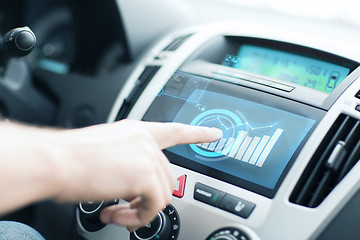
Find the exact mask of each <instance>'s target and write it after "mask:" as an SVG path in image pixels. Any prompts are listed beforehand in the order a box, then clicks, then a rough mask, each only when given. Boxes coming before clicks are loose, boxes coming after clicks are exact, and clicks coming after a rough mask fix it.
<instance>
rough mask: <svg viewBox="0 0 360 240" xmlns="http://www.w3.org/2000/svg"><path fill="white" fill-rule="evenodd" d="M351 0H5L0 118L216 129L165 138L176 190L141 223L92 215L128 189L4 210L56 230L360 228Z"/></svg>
mask: <svg viewBox="0 0 360 240" xmlns="http://www.w3.org/2000/svg"><path fill="white" fill-rule="evenodd" d="M355 6H356V2H355V1H352V0H345V1H342V2H328V1H323V0H319V1H315V2H314V1H310V0H304V1H289V2H284V1H281V0H272V1H270V0H261V1H260V0H259V1H248V0H197V1H191V0H172V1H167V0H151V1H145V0H102V1H96V0H87V1H84V0H52V1H46V0H12V1H1V2H0V41H1V47H0V117H1V118H2V119H7V120H10V121H18V122H22V123H26V124H31V125H36V126H42V127H43V126H44V127H55V128H61V129H72V128H82V127H86V126H91V125H96V124H101V123H111V122H115V121H120V120H122V119H134V120H142V121H155V122H180V123H185V124H190V125H197V126H206V127H215V128H219V129H221V130H222V131H223V137H222V139H221V140H219V141H217V142H214V143H199V144H190V145H178V146H174V147H170V148H167V149H165V150H163V152H164V154H165V155H166V157H167V158H168V160H169V161H170V164H171V168H172V170H173V172H174V174H175V175H176V177H177V185H176V187H175V189H174V192H173V198H172V202H171V204H170V205H168V206H166V207H165V208H164V210H163V211H161V212H159V213H158V214H157V216H156V217H155V218H154V220H153V221H152V222H151V223H149V224H147V225H146V226H144V227H142V228H140V229H138V230H136V231H135V232H131V233H130V232H129V231H128V230H127V229H126V228H125V227H121V226H116V225H111V224H109V225H106V224H103V223H102V222H101V221H100V219H99V213H100V212H101V211H102V210H103V209H104V208H106V207H108V206H111V205H114V204H121V203H123V202H125V200H123V199H114V200H110V201H109V200H104V201H102V202H81V203H66V204H60V203H56V202H53V201H51V200H49V201H44V202H40V203H36V204H33V205H30V206H26V207H24V208H22V209H19V210H17V211H15V212H12V213H10V214H7V215H4V216H1V217H0V220H13V221H18V222H22V223H25V224H28V225H30V226H32V227H33V228H34V229H36V230H37V231H39V232H40V233H41V234H42V235H43V236H44V238H45V239H48V240H60V239H61V240H64V239H69V240H150V239H151V240H176V239H178V240H205V239H206V240H260V239H264V240H267V239H270V240H271V239H299V240H302V239H318V240H325V239H358V238H359V237H358V236H360V228H359V227H358V225H359V222H360V163H359V161H358V160H359V158H360V78H359V76H360V67H359V66H360V31H359V27H360V17H359V16H358V13H357V11H356V8H355ZM139 150H141V149H139ZM14 187H16V186H14Z"/></svg>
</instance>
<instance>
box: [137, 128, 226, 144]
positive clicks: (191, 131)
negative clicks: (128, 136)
mask: <svg viewBox="0 0 360 240" xmlns="http://www.w3.org/2000/svg"><path fill="white" fill-rule="evenodd" d="M143 123H144V124H145V127H146V128H147V130H148V131H149V132H150V133H151V135H152V136H153V137H154V139H155V140H156V142H157V144H158V145H159V147H160V148H161V149H165V148H168V147H171V146H175V145H179V144H192V143H209V142H215V141H218V140H220V139H221V138H222V135H223V133H222V131H221V130H220V129H218V128H209V127H202V126H192V125H186V124H182V123H158V122H143Z"/></svg>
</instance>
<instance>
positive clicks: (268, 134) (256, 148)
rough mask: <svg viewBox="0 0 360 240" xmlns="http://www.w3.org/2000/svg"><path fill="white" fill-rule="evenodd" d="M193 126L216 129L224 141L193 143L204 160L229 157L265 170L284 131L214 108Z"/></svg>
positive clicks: (202, 114)
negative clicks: (264, 167) (250, 121)
mask: <svg viewBox="0 0 360 240" xmlns="http://www.w3.org/2000/svg"><path fill="white" fill-rule="evenodd" d="M190 124H191V125H198V126H207V127H216V128H219V129H221V130H222V131H223V138H222V139H221V140H219V141H217V142H213V143H202V144H191V145H190V147H191V148H192V149H193V150H194V151H195V152H196V153H197V154H199V155H201V156H204V157H211V158H214V157H220V156H227V157H230V158H234V159H236V160H239V161H242V162H246V163H249V164H251V165H254V166H257V167H262V166H263V165H264V163H265V161H266V159H267V157H268V156H269V154H270V152H271V150H272V149H273V148H274V146H275V144H276V143H277V141H278V140H279V138H280V137H281V135H282V134H283V132H284V130H283V129H281V128H279V127H277V125H278V124H277V123H274V124H271V125H266V126H260V127H254V126H252V125H251V124H250V123H249V122H247V121H246V119H245V117H243V116H242V117H239V116H238V115H237V114H235V113H233V112H231V111H229V110H225V109H212V110H208V111H205V112H203V113H201V114H199V115H198V116H196V117H195V118H194V119H193V121H192V122H191V123H190Z"/></svg>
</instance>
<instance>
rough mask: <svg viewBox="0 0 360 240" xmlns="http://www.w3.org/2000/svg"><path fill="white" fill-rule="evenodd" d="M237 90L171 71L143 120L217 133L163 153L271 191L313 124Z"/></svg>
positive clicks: (247, 185)
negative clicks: (208, 139)
mask: <svg viewBox="0 0 360 240" xmlns="http://www.w3.org/2000/svg"><path fill="white" fill-rule="evenodd" d="M237 88H239V86H236V85H232V84H229V83H224V82H220V81H216V80H212V79H207V78H202V77H198V76H193V75H190V74H186V73H182V72H176V73H175V74H174V75H173V77H172V78H171V79H170V80H169V81H168V82H167V84H166V85H165V86H164V88H163V89H162V90H161V92H160V93H159V94H158V96H157V97H156V99H155V100H154V102H153V103H152V105H151V106H150V108H149V109H148V111H147V113H146V114H145V116H144V118H143V120H147V121H159V122H180V123H185V124H190V125H198V126H208V127H216V128H219V129H221V130H222V131H223V138H222V139H221V140H219V141H218V142H213V143H201V144H191V145H179V146H175V147H171V148H168V149H167V150H166V151H165V153H166V154H167V155H168V157H169V160H170V161H171V162H173V163H175V164H178V165H181V166H184V167H186V168H189V169H192V170H195V171H198V172H201V173H203V174H206V175H211V176H212V177H214V178H218V179H220V180H224V181H227V182H230V183H232V184H235V185H238V186H241V187H245V188H247V189H250V190H252V191H255V192H258V193H263V192H271V191H272V190H274V189H275V186H276V185H277V183H278V181H279V179H280V177H281V176H282V174H283V172H284V170H285V169H286V166H287V165H288V163H289V161H290V160H291V159H292V157H293V155H294V153H295V152H296V150H297V149H298V147H299V145H300V144H301V143H302V141H303V140H304V138H305V137H306V135H307V134H308V132H309V131H310V130H311V128H312V127H313V125H314V123H315V120H313V119H310V118H307V117H304V116H300V115H298V114H294V113H292V112H289V111H284V110H281V109H279V108H275V107H272V106H268V105H265V104H262V103H259V102H254V101H250V100H247V99H244V98H242V96H241V95H240V94H239V93H238V92H237V91H236V89H237ZM261 189H267V190H268V191H262V190H261ZM264 195H266V194H264ZM270 195H271V194H270Z"/></svg>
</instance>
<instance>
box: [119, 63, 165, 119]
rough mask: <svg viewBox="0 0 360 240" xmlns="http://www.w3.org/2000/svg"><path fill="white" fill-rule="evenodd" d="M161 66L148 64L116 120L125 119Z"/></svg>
mask: <svg viewBox="0 0 360 240" xmlns="http://www.w3.org/2000/svg"><path fill="white" fill-rule="evenodd" d="M159 69H160V66H146V67H145V69H144V70H143V72H142V73H141V74H140V76H139V78H138V80H137V81H136V82H135V85H134V86H133V88H132V90H131V92H130V93H129V95H128V96H127V97H126V99H125V100H124V102H123V104H122V106H121V108H120V110H119V113H118V115H117V116H116V121H119V120H121V119H124V118H126V117H127V115H128V114H129V113H130V111H131V108H132V107H133V106H134V104H135V102H136V101H137V100H138V98H139V97H140V95H141V93H142V92H143V90H144V89H145V88H146V86H147V85H148V83H149V82H150V81H151V79H152V78H153V77H154V76H155V74H156V73H157V72H158V71H159Z"/></svg>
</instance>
